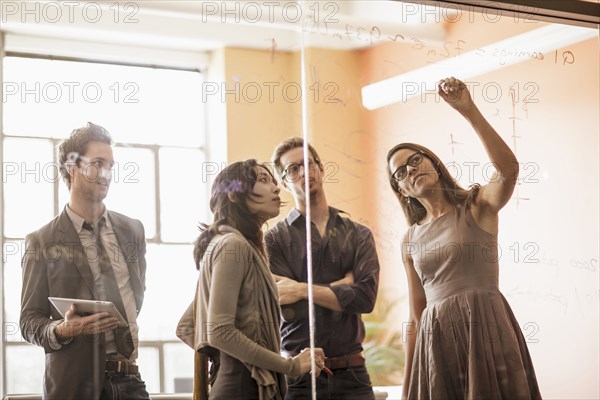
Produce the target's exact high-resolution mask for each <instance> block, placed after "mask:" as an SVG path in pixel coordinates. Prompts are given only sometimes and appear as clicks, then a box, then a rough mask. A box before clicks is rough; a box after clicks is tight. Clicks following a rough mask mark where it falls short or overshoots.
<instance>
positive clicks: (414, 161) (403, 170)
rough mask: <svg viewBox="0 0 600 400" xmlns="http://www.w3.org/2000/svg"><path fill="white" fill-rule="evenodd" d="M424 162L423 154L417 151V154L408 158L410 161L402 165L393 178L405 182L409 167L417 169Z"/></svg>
mask: <svg viewBox="0 0 600 400" xmlns="http://www.w3.org/2000/svg"><path fill="white" fill-rule="evenodd" d="M422 162H423V153H421V152H420V151H417V152H416V153H414V154H413V155H411V156H410V157H408V160H406V163H404V164H402V165H401V166H399V167H398V168H397V169H396V170H395V171H394V173H393V174H392V178H394V179H395V180H397V181H398V182H400V181H402V180H404V178H406V175H408V168H407V167H408V166H409V165H410V166H411V167H416V166H418V165H419V164H421V163H422Z"/></svg>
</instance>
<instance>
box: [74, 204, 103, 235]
mask: <svg viewBox="0 0 600 400" xmlns="http://www.w3.org/2000/svg"><path fill="white" fill-rule="evenodd" d="M65 211H66V212H67V215H68V216H69V218H70V219H71V222H72V223H73V227H74V228H75V230H76V231H77V233H78V234H79V233H81V230H82V229H83V223H84V222H86V221H85V218H83V217H82V216H81V215H79V214H77V213H76V212H75V211H73V210H72V209H71V207H69V205H68V204H67V205H66V206H65ZM102 218H104V222H105V224H106V227H107V228H111V224H110V219H109V218H108V211H107V210H106V207H105V208H104V212H103V213H102V215H100V218H98V221H100V220H101V219H102ZM98 221H96V223H95V224H94V225H93V226H97V225H98Z"/></svg>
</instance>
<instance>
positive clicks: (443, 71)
mask: <svg viewBox="0 0 600 400" xmlns="http://www.w3.org/2000/svg"><path fill="white" fill-rule="evenodd" d="M593 37H598V30H596V29H591V28H582V27H578V26H566V25H548V26H545V27H543V28H539V29H535V30H533V31H530V32H527V33H523V34H521V35H517V36H513V37H511V38H508V39H505V40H501V41H499V42H496V43H493V44H490V45H487V46H485V47H482V48H479V49H477V50H472V51H469V52H467V53H464V54H461V55H460V56H456V57H452V58H449V59H446V60H444V61H440V62H438V63H435V64H431V65H428V66H426V67H423V68H418V69H415V70H413V71H410V72H407V73H405V74H402V75H398V76H395V77H393V78H388V79H385V80H383V81H380V82H376V83H372V84H370V85H367V86H365V87H363V88H362V99H363V105H364V106H365V108H367V109H368V110H375V109H377V108H380V107H385V106H388V105H390V104H393V103H397V102H405V101H407V100H408V99H410V98H412V97H414V96H418V95H420V94H421V92H423V91H429V92H430V91H434V90H436V83H437V81H438V80H440V79H442V78H445V77H447V76H455V77H457V78H460V79H461V80H467V79H471V78H474V77H476V76H479V75H483V74H485V73H487V72H491V71H495V70H497V69H501V68H504V67H508V66H509V65H514V64H517V63H520V62H522V61H527V60H530V59H532V57H535V56H536V55H538V54H543V53H547V52H549V51H552V50H555V49H560V48H563V47H566V46H569V45H571V44H574V43H578V42H581V41H583V40H586V39H590V38H593Z"/></svg>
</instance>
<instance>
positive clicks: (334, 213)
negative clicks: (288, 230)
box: [285, 206, 344, 225]
mask: <svg viewBox="0 0 600 400" xmlns="http://www.w3.org/2000/svg"><path fill="white" fill-rule="evenodd" d="M340 212H344V211H342V210H338V209H337V208H334V207H331V206H329V218H336V217H338V216H339V214H340ZM300 217H304V215H303V214H302V213H301V212H300V210H298V209H297V208H295V207H294V208H292V209H291V210H290V212H289V213H288V215H287V217H285V220H286V222H287V224H288V225H293V224H294V223H295V222H296V221H297V220H298V219H299V218H300ZM303 219H304V218H303Z"/></svg>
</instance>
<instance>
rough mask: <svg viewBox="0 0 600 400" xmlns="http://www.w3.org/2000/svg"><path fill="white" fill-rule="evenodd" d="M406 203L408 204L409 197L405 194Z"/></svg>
mask: <svg viewBox="0 0 600 400" xmlns="http://www.w3.org/2000/svg"><path fill="white" fill-rule="evenodd" d="M406 204H410V197H408V196H406Z"/></svg>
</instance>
